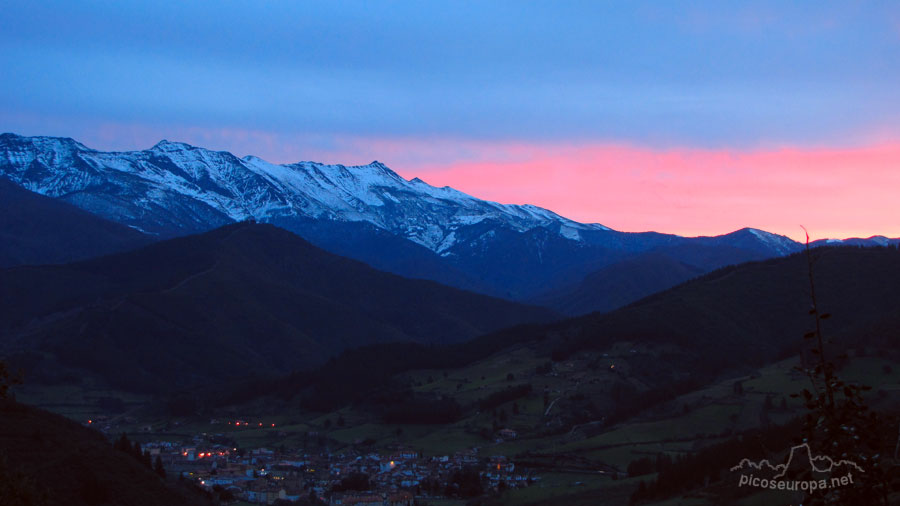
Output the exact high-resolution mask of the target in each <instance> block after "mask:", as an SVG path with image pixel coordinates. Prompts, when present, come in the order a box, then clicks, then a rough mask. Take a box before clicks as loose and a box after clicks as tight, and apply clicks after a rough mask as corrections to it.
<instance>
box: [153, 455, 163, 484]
mask: <svg viewBox="0 0 900 506" xmlns="http://www.w3.org/2000/svg"><path fill="white" fill-rule="evenodd" d="M153 471H154V472H155V473H156V474H158V475H159V477H160V478H163V479H165V477H166V469H165V468H164V467H163V463H162V459H161V458H160V457H159V455H157V456H156V460H155V461H154V462H153Z"/></svg>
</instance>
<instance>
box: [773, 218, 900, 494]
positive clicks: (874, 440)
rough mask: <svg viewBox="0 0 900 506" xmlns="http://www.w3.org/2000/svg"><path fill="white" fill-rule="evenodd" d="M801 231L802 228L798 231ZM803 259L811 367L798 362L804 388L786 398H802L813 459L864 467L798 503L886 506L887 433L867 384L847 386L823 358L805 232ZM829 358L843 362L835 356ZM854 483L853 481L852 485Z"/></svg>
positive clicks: (891, 471)
mask: <svg viewBox="0 0 900 506" xmlns="http://www.w3.org/2000/svg"><path fill="white" fill-rule="evenodd" d="M804 230H805V229H804ZM806 259H807V271H808V276H809V290H810V302H811V305H810V310H809V314H810V316H811V317H812V323H813V327H814V328H813V329H812V330H810V331H809V332H807V333H806V334H804V335H803V339H804V342H806V343H811V348H810V350H809V351H810V353H811V355H812V356H813V357H814V358H813V360H812V363H811V364H803V366H799V367H798V368H797V369H798V370H800V371H801V372H803V373H804V374H805V375H806V376H807V378H808V379H809V384H810V387H809V388H804V389H803V390H802V391H801V393H799V394H792V395H791V396H792V397H802V398H803V401H804V406H805V407H806V409H807V413H806V416H805V418H804V426H803V435H804V439H803V440H804V442H805V443H808V444H809V445H810V448H811V449H813V450H814V452H815V453H817V454H819V455H827V456H829V457H831V458H832V459H834V460H836V461H837V460H844V459H846V460H851V461H853V462H856V463H859V464H860V465H863V466H864V470H865V472H864V473H859V474H857V475H855V477H854V486H850V487H840V488H833V489H827V490H824V491H820V490H817V491H814V492H810V493H809V494H808V495H807V498H806V500H805V501H803V504H882V505H885V506H887V505H888V504H889V498H888V496H889V494H890V493H891V489H892V485H894V486H896V484H897V483H893V484H892V483H891V481H892V480H896V478H893V477H892V476H893V475H895V471H896V467H897V466H896V464H895V463H893V462H891V461H889V460H888V459H886V458H884V457H883V456H884V455H885V454H886V453H887V452H885V449H887V448H888V446H889V442H888V441H886V437H885V436H886V435H888V434H891V435H893V430H891V429H889V428H888V426H887V423H886V421H885V420H884V418H883V417H882V416H881V415H879V414H878V413H876V412H874V411H872V410H870V409H869V407H868V405H867V404H866V400H865V398H864V396H863V392H865V391H868V390H871V387H869V386H867V385H860V384H856V383H848V382H845V381H843V380H841V379H840V378H839V377H838V375H837V374H836V366H835V364H834V362H833V361H832V360H833V359H831V358H829V356H828V350H827V349H826V346H825V345H826V344H832V341H831V340H830V339H825V338H824V335H823V332H822V327H823V322H825V321H826V320H828V319H829V318H830V317H831V315H830V314H829V313H826V312H822V311H821V310H820V308H819V304H818V300H817V299H816V284H815V278H814V270H813V267H814V263H815V262H814V259H813V256H812V252H811V251H810V248H809V234H808V233H807V235H806ZM834 358H835V359H841V358H846V355H836V356H835V357H834ZM857 481H858V483H857Z"/></svg>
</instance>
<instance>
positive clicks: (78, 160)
mask: <svg viewBox="0 0 900 506" xmlns="http://www.w3.org/2000/svg"><path fill="white" fill-rule="evenodd" d="M0 174H2V175H4V176H5V177H7V178H9V179H11V180H12V181H14V182H16V183H18V184H20V185H21V186H24V187H25V188H28V189H29V190H31V191H34V192H36V193H40V194H43V195H47V196H51V197H57V198H61V199H63V200H67V201H70V202H72V203H74V204H76V205H78V206H80V207H83V208H85V209H87V210H90V211H93V212H96V213H98V214H104V215H109V214H112V215H113V216H114V217H115V219H116V220H117V221H120V222H123V223H126V224H128V225H131V226H133V227H135V228H137V229H140V230H143V231H145V232H148V233H151V234H158V235H162V236H166V235H172V234H173V233H179V232H181V233H183V232H193V231H195V230H205V229H208V228H210V227H211V226H217V225H221V224H224V223H227V222H230V221H241V220H245V219H248V218H254V219H256V220H258V221H272V220H274V219H276V218H284V217H290V216H294V217H304V218H312V219H317V220H321V219H327V220H336V221H345V222H357V221H359V222H368V223H371V224H372V225H375V226H376V227H378V228H381V229H384V230H387V231H389V232H391V233H392V234H395V235H399V236H401V237H403V238H406V239H409V240H410V241H413V242H415V243H417V244H420V245H422V246H424V247H426V248H428V249H430V250H432V251H434V252H436V253H445V254H446V253H447V251H448V250H449V249H450V248H451V247H452V246H453V245H454V243H455V240H456V234H455V231H456V230H457V229H458V228H460V227H466V226H471V225H475V224H477V223H480V222H482V221H485V220H490V221H495V222H500V223H502V224H503V225H504V226H506V227H509V228H510V229H512V230H515V231H518V232H524V231H527V230H531V229H533V228H536V227H546V226H549V225H559V233H560V234H561V235H563V236H564V237H567V238H572V239H576V238H578V231H579V230H605V227H603V226H601V225H585V224H581V223H577V222H574V221H572V220H568V219H566V218H563V217H561V216H558V215H556V214H554V213H552V212H550V211H548V210H546V209H541V208H539V207H535V206H530V205H521V206H520V205H505V204H498V203H495V202H488V201H484V200H480V199H477V198H475V197H472V196H470V195H466V194H465V193H462V192H460V191H457V190H454V189H453V188H450V187H444V188H436V187H434V186H431V185H429V184H427V183H425V182H424V181H422V180H420V179H418V178H416V179H412V180H409V181H407V180H406V179H403V178H402V177H400V176H399V175H397V174H396V173H395V172H393V171H392V170H390V169H388V168H387V167H385V166H384V165H383V164H381V163H379V162H377V161H375V162H372V163H370V164H369V165H362V166H352V167H345V166H343V165H325V164H321V163H314V162H300V163H294V164H286V165H276V164H272V163H269V162H266V161H265V160H262V159H260V158H257V157H255V156H247V157H244V158H237V157H236V156H234V155H232V154H231V153H226V152H220V151H210V150H207V149H203V148H198V147H194V146H190V145H188V144H183V143H178V142H168V141H165V140H164V141H161V142H159V143H158V144H157V145H155V146H153V147H152V148H151V149H149V150H145V151H129V152H112V153H107V152H101V151H96V150H93V149H90V148H87V147H86V146H84V145H82V144H80V143H78V142H76V141H74V140H72V139H61V138H52V137H30V138H28V137H19V136H15V135H11V134H4V135H3V136H2V137H0ZM170 211H176V212H170Z"/></svg>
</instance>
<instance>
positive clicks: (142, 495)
mask: <svg viewBox="0 0 900 506" xmlns="http://www.w3.org/2000/svg"><path fill="white" fill-rule="evenodd" d="M172 481H173V484H172V485H167V484H166V482H165V481H164V480H163V479H162V478H160V477H159V476H157V475H156V474H155V473H153V471H151V470H149V469H147V468H146V467H144V466H143V465H142V464H141V463H140V462H138V461H137V459H135V458H133V457H132V456H130V455H128V454H126V453H124V452H121V451H118V450H116V449H114V448H113V447H112V445H111V444H110V443H109V442H108V441H107V440H106V439H105V438H104V437H103V436H102V435H101V434H100V433H98V432H95V431H93V430H90V429H88V428H85V427H82V426H81V425H79V424H77V423H75V422H73V421H71V420H68V419H66V418H63V417H61V416H59V415H55V414H52V413H48V412H46V411H43V410H40V409H36V408H33V407H30V406H26V405H23V404H18V403H16V402H10V401H0V503H2V504H4V505H5V506H19V505H22V506H24V505H28V504H33V505H35V506H40V505H46V506H55V505H65V506H98V505H123V506H125V505H127V506H180V505H189V504H190V505H197V506H201V505H204V504H207V503H208V501H207V500H206V498H205V497H204V496H203V495H202V494H201V493H198V492H196V491H192V490H191V489H190V488H188V487H187V486H186V485H184V486H178V485H177V484H174V480H172ZM16 492H18V496H16V495H13V494H15V493H16Z"/></svg>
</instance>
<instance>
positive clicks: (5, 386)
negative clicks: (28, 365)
mask: <svg viewBox="0 0 900 506" xmlns="http://www.w3.org/2000/svg"><path fill="white" fill-rule="evenodd" d="M21 384H22V378H21V377H20V376H15V375H12V374H10V372H9V368H8V367H6V362H3V361H2V360H0V400H3V399H6V398H7V397H8V396H9V389H10V387H12V386H13V385H21Z"/></svg>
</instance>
